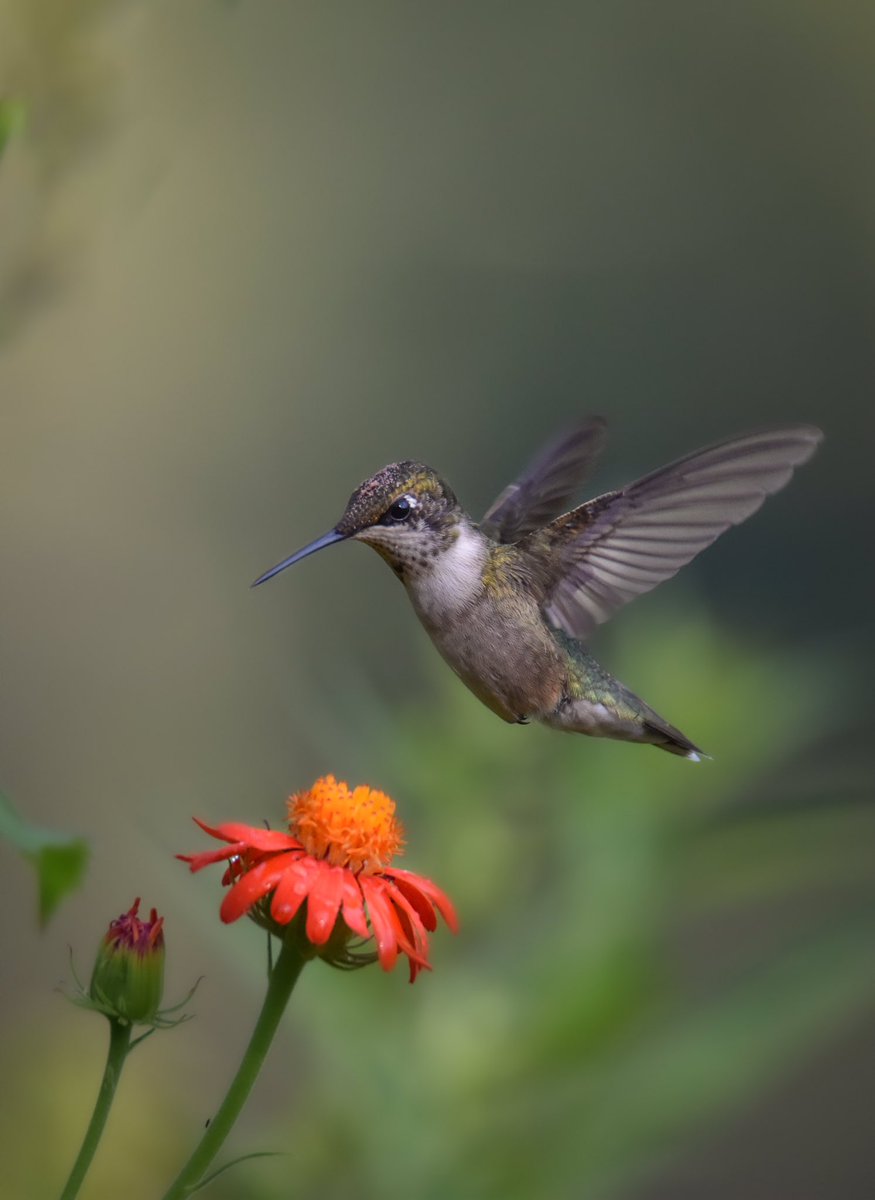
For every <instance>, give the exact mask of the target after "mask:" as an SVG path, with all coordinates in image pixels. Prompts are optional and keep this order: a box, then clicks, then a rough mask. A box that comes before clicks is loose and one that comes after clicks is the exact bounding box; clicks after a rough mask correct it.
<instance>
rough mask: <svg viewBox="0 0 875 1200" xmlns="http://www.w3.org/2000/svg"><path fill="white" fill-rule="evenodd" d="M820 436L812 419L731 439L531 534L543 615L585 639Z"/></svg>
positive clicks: (733, 520)
mask: <svg viewBox="0 0 875 1200" xmlns="http://www.w3.org/2000/svg"><path fill="white" fill-rule="evenodd" d="M822 438H823V434H822V433H821V431H820V430H819V429H816V428H815V427H814V426H811V425H797V426H791V427H790V428H786V429H776V430H772V431H769V432H763V433H754V434H750V435H748V436H747V437H739V438H732V439H731V440H730V441H726V442H721V443H719V444H718V445H716V446H709V447H708V448H707V449H704V450H698V451H696V453H694V454H689V455H687V456H686V457H685V458H681V459H678V461H677V462H674V463H671V464H670V465H669V466H667V467H662V468H660V470H658V471H653V472H652V473H651V474H650V475H645V476H644V478H643V479H639V480H637V482H635V483H631V484H629V485H628V487H625V488H622V489H621V490H620V491H617V492H608V493H606V494H605V495H604V496H599V497H597V498H596V499H595V500H590V501H589V502H588V503H587V504H582V505H581V506H580V507H579V508H576V509H573V510H572V511H571V512H569V513H565V514H564V516H561V517H558V518H557V519H556V520H555V521H553V522H552V524H551V525H549V526H547V528H546V529H544V530H542V531H541V533H540V534H533V535H532V538H531V539H530V540H531V542H532V545H531V547H530V549H531V551H532V553H534V554H536V555H537V556H538V557H539V558H540V559H541V562H542V564H543V566H542V570H544V569H545V570H546V572H547V579H548V583H547V590H546V594H545V597H544V600H543V602H542V609H543V612H544V615H545V617H546V618H547V620H548V621H550V622H551V624H553V625H555V626H557V627H558V628H560V629H562V630H564V631H565V632H566V633H567V634H569V635H570V636H571V637H575V638H579V639H583V638H586V637H588V636H589V635H590V634H591V633H592V631H593V630H594V629H595V627H596V626H597V625H600V624H601V623H602V621H606V620H607V619H608V618H609V617H611V616H613V614H614V613H615V612H616V611H617V610H618V609H619V608H622V607H623V605H624V604H628V602H629V601H630V600H634V599H635V597H636V596H640V595H642V594H643V593H645V592H649V591H650V590H651V589H652V588H655V587H656V586H657V584H659V583H662V581H663V580H664V579H670V578H671V576H672V575H674V574H676V572H677V571H679V570H680V568H681V567H683V566H684V565H685V564H686V563H688V562H689V561H690V559H692V558H695V556H696V555H697V554H698V553H699V551H701V550H704V549H705V547H706V546H710V545H711V543H712V542H713V541H714V540H715V539H716V538H718V537H719V536H720V534H721V533H723V532H724V531H725V530H727V529H728V528H729V527H730V526H731V525H738V524H740V522H742V521H744V520H745V519H746V518H747V517H749V516H750V515H751V514H752V513H755V512H756V510H757V509H758V508H759V507H760V505H761V504H762V502H763V501H764V500H765V498H766V496H770V495H772V493H773V492H777V491H779V490H780V489H781V488H782V487H783V486H784V484H785V483H787V482H788V480H789V479H790V477H791V475H792V474H793V470H794V468H795V467H798V466H799V465H800V464H801V463H804V462H806V461H807V460H808V459H809V458H810V457H811V456H812V454H813V453H814V451H815V450H816V449H817V447H818V445H819V444H820V442H821V440H822ZM536 539H537V541H536ZM527 548H529V547H527Z"/></svg>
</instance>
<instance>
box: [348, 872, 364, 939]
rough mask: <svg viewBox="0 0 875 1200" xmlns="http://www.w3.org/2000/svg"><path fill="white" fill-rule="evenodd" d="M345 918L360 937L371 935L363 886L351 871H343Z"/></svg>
mask: <svg viewBox="0 0 875 1200" xmlns="http://www.w3.org/2000/svg"><path fill="white" fill-rule="evenodd" d="M343 919H344V921H346V923H347V925H348V926H349V928H350V929H351V930H352V931H353V933H357V934H358V935H359V937H362V938H369V937H370V936H371V931H370V929H369V928H368V921H367V917H366V916H365V904H364V900H363V899H362V892H361V888H360V887H359V882H358V880H357V879H356V877H355V875H353V874H352V873H351V872H350V871H344V873H343Z"/></svg>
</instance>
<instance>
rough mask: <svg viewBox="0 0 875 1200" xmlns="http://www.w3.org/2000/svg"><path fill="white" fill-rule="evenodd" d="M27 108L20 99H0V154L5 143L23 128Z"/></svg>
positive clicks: (4, 147)
mask: <svg viewBox="0 0 875 1200" xmlns="http://www.w3.org/2000/svg"><path fill="white" fill-rule="evenodd" d="M26 117H27V109H26V108H25V107H24V104H23V103H22V102H21V101H20V100H9V99H6V100H0V155H2V154H3V151H4V150H5V149H6V146H7V143H8V142H9V141H10V140H11V139H12V138H14V137H15V136H16V135H17V134H19V133H21V132H22V130H23V129H24V123H25V120H26Z"/></svg>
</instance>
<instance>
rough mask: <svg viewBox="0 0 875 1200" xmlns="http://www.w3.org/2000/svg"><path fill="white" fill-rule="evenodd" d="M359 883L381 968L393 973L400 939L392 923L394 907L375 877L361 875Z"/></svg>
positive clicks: (380, 882) (382, 884)
mask: <svg viewBox="0 0 875 1200" xmlns="http://www.w3.org/2000/svg"><path fill="white" fill-rule="evenodd" d="M359 883H360V884H361V888H362V892H363V894H364V897H365V900H367V902H368V915H369V916H370V918H371V925H372V926H373V929H374V937H375V938H376V939H377V955H378V957H379V959H380V966H381V967H382V968H383V970H384V971H391V970H392V968H393V967H394V966H395V963H396V961H397V959H398V938H397V937H396V935H395V927H394V924H393V921H392V906H391V904H390V903H389V901H388V900H387V899H386V896H385V895H384V893H383V888H384V887H385V884H384V883H383V882H382V880H380V879H378V878H377V877H376V876H374V875H360V876H359Z"/></svg>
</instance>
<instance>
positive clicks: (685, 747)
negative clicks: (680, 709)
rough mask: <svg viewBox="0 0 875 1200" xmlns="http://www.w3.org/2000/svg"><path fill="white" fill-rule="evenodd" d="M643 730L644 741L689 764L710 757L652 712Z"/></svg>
mask: <svg viewBox="0 0 875 1200" xmlns="http://www.w3.org/2000/svg"><path fill="white" fill-rule="evenodd" d="M644 729H645V730H646V732H647V734H648V737H647V738H646V739H645V740H646V741H647V742H648V743H649V744H650V745H651V746H656V747H657V749H659V750H667V751H668V753H669V754H678V755H680V757H681V758H688V759H689V760H690V762H701V760H702V759H703V758H710V757H711V756H710V754H706V753H705V751H704V750H701V749H700V748H699V747H698V746H697V745H696V744H695V742H691V741H690V739H689V738H688V737H687V736H686V735H685V734H683V733H681V731H680V730H679V729H676V728H675V727H674V725H669V723H668V721H663V719H662V717H660V716H659V715H658V714H657V713H655V712H652V710H651V712H650V713H648V715H647V717H646V718H645V720H644Z"/></svg>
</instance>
